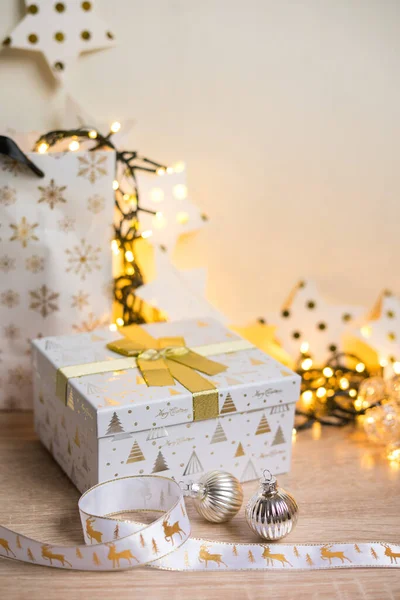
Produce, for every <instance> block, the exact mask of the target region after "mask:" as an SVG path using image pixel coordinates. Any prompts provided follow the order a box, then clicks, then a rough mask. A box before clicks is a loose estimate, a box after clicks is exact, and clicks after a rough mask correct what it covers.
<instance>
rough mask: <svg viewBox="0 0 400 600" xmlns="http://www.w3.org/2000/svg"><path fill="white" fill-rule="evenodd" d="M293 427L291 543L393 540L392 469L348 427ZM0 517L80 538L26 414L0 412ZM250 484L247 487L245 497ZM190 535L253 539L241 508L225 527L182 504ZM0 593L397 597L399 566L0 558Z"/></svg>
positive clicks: (396, 538)
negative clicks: (122, 567)
mask: <svg viewBox="0 0 400 600" xmlns="http://www.w3.org/2000/svg"><path fill="white" fill-rule="evenodd" d="M319 435H320V432H318V431H314V432H313V431H308V432H303V433H299V434H298V436H297V440H296V442H295V444H294V449H293V464H292V470H291V473H290V475H285V476H282V477H280V478H279V481H280V484H281V485H283V486H284V487H287V489H289V490H290V491H291V492H292V493H293V494H294V495H295V497H296V499H297V500H298V503H299V505H300V510H301V514H300V519H299V523H298V525H297V528H296V529H295V531H294V532H293V533H292V534H291V536H290V538H289V539H288V541H290V542H298V543H301V542H328V541H354V540H358V541H361V542H363V541H368V540H372V541H373V540H386V541H388V542H393V543H399V542H400V514H399V500H400V485H399V477H400V470H397V469H396V468H394V467H393V466H391V465H390V464H389V463H388V462H387V461H386V460H385V459H384V458H382V456H381V451H380V450H379V449H376V448H371V447H370V446H369V445H368V444H367V443H366V442H365V439H364V437H363V435H362V434H361V433H360V432H358V431H356V430H352V429H349V428H348V429H344V430H336V429H329V428H326V429H324V430H323V432H322V436H321V439H317V438H318V437H319ZM0 464H1V468H0V522H1V523H2V524H4V525H6V526H9V527H11V528H13V529H15V530H17V531H19V532H21V533H24V534H26V535H30V536H34V537H38V538H40V539H42V540H45V541H48V542H53V543H65V544H76V543H81V542H82V534H81V530H80V522H79V516H78V510H77V501H78V498H79V493H78V491H77V490H76V489H75V488H74V486H73V485H72V484H71V483H70V481H69V480H68V478H67V477H66V476H65V475H64V474H63V472H62V471H61V469H60V468H59V467H58V465H57V464H56V463H55V462H54V461H53V459H52V458H51V456H50V455H49V454H48V452H47V451H46V450H45V449H44V448H43V447H42V446H41V444H40V443H39V441H38V440H37V438H36V436H35V434H34V433H33V429H32V415H31V414H30V413H23V414H15V413H14V414H13V413H0ZM255 487H256V484H255V483H247V484H245V486H244V488H245V497H246V499H247V498H248V497H249V496H250V495H251V494H252V493H253V492H254V489H255ZM189 514H190V517H191V519H192V523H193V535H195V536H201V537H206V538H209V539H220V540H225V541H237V542H246V541H247V542H254V541H256V538H255V537H254V536H253V534H252V533H251V532H250V530H249V529H248V527H247V525H246V523H245V521H244V515H243V512H241V513H240V514H239V515H238V516H237V517H236V518H235V519H234V520H233V521H232V522H231V523H230V524H228V525H214V526H213V525H210V524H208V523H204V522H202V521H200V520H199V517H198V516H197V513H195V511H193V509H190V507H189ZM0 590H1V597H2V598H5V599H7V600H20V599H25V598H26V599H28V598H29V599H32V600H34V599H36V598H37V599H41V600H43V599H45V598H46V599H47V598H57V599H58V600H64V599H68V600H70V599H73V600H78V599H83V598H99V599H107V600H110V599H111V598H113V599H114V598H118V600H124V599H125V598H126V599H128V598H129V599H130V600H131V599H132V598H133V597H134V598H139V599H140V598H146V600H152V599H157V600H164V599H168V600H172V599H178V600H180V599H182V600H192V599H194V600H195V599H197V598H199V599H200V598H201V599H207V600H217V599H218V600H219V599H221V598H248V599H251V600H253V599H258V598H262V597H263V598H265V597H268V598H273V599H277V600H290V599H291V598H295V599H296V600H303V599H307V600H325V599H326V600H328V599H329V600H331V599H332V598H338V599H341V600H347V599H351V600H358V599H363V600H372V599H376V600H395V599H398V598H400V571H398V570H392V571H390V570H388V569H358V570H356V569H352V570H349V571H339V570H334V571H310V572H296V573H274V572H271V571H269V572H268V571H266V572H264V573H261V572H257V573H251V572H246V573H244V572H242V573H239V572H238V573H232V572H230V573H208V574H206V573H203V572H201V573H173V572H165V571H157V570H149V569H135V570H132V571H124V572H120V573H77V572H66V571H61V570H60V571H59V570H56V569H54V570H52V569H48V568H44V567H40V566H34V565H29V564H23V563H18V562H14V561H10V560H6V559H4V560H1V559H0Z"/></svg>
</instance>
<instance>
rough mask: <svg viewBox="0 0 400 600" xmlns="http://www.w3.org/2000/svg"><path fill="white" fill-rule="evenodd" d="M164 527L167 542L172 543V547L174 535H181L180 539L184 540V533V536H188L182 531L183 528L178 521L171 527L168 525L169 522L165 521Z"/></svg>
mask: <svg viewBox="0 0 400 600" xmlns="http://www.w3.org/2000/svg"><path fill="white" fill-rule="evenodd" d="M163 527H164V534H165V536H164V537H165V541H166V542H171V544H172V545H174V535H175V534H176V533H177V534H178V535H179V537H180V539H182V533H183V535H186V534H185V532H184V531H183V529H181V527H180V525H179V521H176V522H175V523H174V524H173V525H170V524H169V523H168V520H167V519H164V521H163Z"/></svg>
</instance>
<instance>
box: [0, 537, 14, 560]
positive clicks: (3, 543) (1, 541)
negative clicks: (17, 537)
mask: <svg viewBox="0 0 400 600" xmlns="http://www.w3.org/2000/svg"><path fill="white" fill-rule="evenodd" d="M0 546H3V548H4V550H5V551H6V552H7V556H9V555H10V554H12V555H13V557H14V558H15V554H14V552H13V551H12V550H11V548H10V544H9V543H8V541H7V540H5V539H4V538H0Z"/></svg>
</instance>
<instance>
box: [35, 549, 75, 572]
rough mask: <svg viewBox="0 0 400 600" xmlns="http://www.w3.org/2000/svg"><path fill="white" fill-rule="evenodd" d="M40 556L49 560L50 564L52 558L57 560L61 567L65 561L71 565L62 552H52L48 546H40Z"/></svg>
mask: <svg viewBox="0 0 400 600" xmlns="http://www.w3.org/2000/svg"><path fill="white" fill-rule="evenodd" d="M42 557H43V558H45V559H46V560H49V561H50V564H51V565H52V564H53V560H58V561H59V562H60V563H61V564H62V566H63V567H65V563H67V565H69V566H70V567H72V565H71V563H70V562H69V561H68V560H67V559H66V558H65V556H64V554H53V552H52V551H51V550H50V548H49V547H48V546H42Z"/></svg>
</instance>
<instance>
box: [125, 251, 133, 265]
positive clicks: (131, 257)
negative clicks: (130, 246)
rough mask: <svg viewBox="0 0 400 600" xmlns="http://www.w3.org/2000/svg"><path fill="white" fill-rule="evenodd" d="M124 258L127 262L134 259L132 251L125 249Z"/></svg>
mask: <svg viewBox="0 0 400 600" xmlns="http://www.w3.org/2000/svg"><path fill="white" fill-rule="evenodd" d="M125 258H126V260H127V261H128V262H132V261H133V259H134V256H133V252H132V250H127V251H126V252H125Z"/></svg>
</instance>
